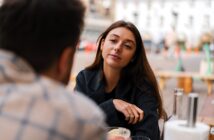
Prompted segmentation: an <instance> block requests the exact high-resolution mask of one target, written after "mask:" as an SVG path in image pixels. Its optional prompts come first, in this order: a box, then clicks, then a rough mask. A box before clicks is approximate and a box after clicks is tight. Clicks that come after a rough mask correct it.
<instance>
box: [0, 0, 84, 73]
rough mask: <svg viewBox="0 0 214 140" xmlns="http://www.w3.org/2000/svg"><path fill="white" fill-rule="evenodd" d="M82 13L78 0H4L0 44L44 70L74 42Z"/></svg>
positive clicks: (76, 40) (0, 46) (78, 33)
mask: <svg viewBox="0 0 214 140" xmlns="http://www.w3.org/2000/svg"><path fill="white" fill-rule="evenodd" d="M84 13H85V7H84V5H83V3H82V2H81V1H80V0H4V1H3V4H2V6H1V7H0V48H3V49H6V50H9V51H12V52H14V53H15V54H17V55H19V56H21V57H22V58H24V59H26V60H27V61H28V63H30V64H31V65H32V67H33V68H34V69H35V70H36V71H37V72H41V71H43V70H46V69H48V68H49V67H50V66H51V65H52V64H53V63H54V62H55V61H56V60H57V58H58V57H59V56H60V54H61V53H62V51H63V50H64V49H65V48H66V47H68V46H71V47H75V46H76V45H77V43H78V41H79V37H80V34H81V31H82V28H83V25H84Z"/></svg>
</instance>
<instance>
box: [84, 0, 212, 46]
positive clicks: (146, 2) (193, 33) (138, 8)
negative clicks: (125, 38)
mask: <svg viewBox="0 0 214 140" xmlns="http://www.w3.org/2000/svg"><path fill="white" fill-rule="evenodd" d="M84 1H85V2H86V3H87V6H88V10H87V19H86V30H85V33H84V35H85V36H86V37H92V36H93V35H92V36H91V33H92V32H94V33H95V35H94V38H93V37H92V38H93V39H92V40H94V39H95V38H97V37H98V36H97V35H98V34H99V33H100V32H101V31H103V30H104V29H105V28H106V27H107V26H108V25H110V24H111V23H112V22H113V21H115V20H119V19H124V20H129V21H131V22H133V23H135V25H136V26H137V27H138V28H139V30H140V31H141V33H142V34H143V37H145V38H152V40H153V41H154V42H158V41H159V40H160V39H161V38H163V36H166V34H167V33H168V32H171V31H174V32H176V34H178V37H180V38H182V39H183V38H186V39H187V40H189V42H190V43H192V44H194V43H196V41H197V40H198V39H199V37H200V36H201V35H202V34H203V33H205V32H211V31H212V30H214V14H213V13H214V0H179V1H176V0H84ZM94 30H95V31H94ZM92 34H93V33H92ZM87 35H88V36H87Z"/></svg>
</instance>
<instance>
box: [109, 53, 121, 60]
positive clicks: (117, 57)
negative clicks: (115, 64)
mask: <svg viewBox="0 0 214 140" xmlns="http://www.w3.org/2000/svg"><path fill="white" fill-rule="evenodd" d="M109 56H110V57H111V59H113V60H120V59H121V58H120V56H118V55H115V54H109Z"/></svg>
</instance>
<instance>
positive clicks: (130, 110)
mask: <svg viewBox="0 0 214 140" xmlns="http://www.w3.org/2000/svg"><path fill="white" fill-rule="evenodd" d="M127 109H128V112H129V113H130V119H129V122H128V123H131V124H133V122H134V121H135V117H136V116H135V114H136V113H135V112H137V111H136V109H135V108H134V106H133V105H132V104H129V106H128V107H127Z"/></svg>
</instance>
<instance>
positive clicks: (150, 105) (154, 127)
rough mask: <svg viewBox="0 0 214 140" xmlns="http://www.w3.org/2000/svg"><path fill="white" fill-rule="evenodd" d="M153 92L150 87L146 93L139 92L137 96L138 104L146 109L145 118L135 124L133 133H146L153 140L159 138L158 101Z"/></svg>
mask: <svg viewBox="0 0 214 140" xmlns="http://www.w3.org/2000/svg"><path fill="white" fill-rule="evenodd" d="M151 92H152V90H151V89H150V90H147V91H146V93H139V94H138V95H139V96H137V98H136V101H137V106H138V107H140V108H141V109H142V110H143V111H144V118H143V120H142V121H141V122H139V123H137V124H135V125H133V133H134V135H146V136H148V137H150V139H151V140H159V139H160V132H159V125H158V119H159V117H158V112H157V109H158V102H157V100H156V98H155V97H154V96H153V95H152V93H151Z"/></svg>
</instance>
